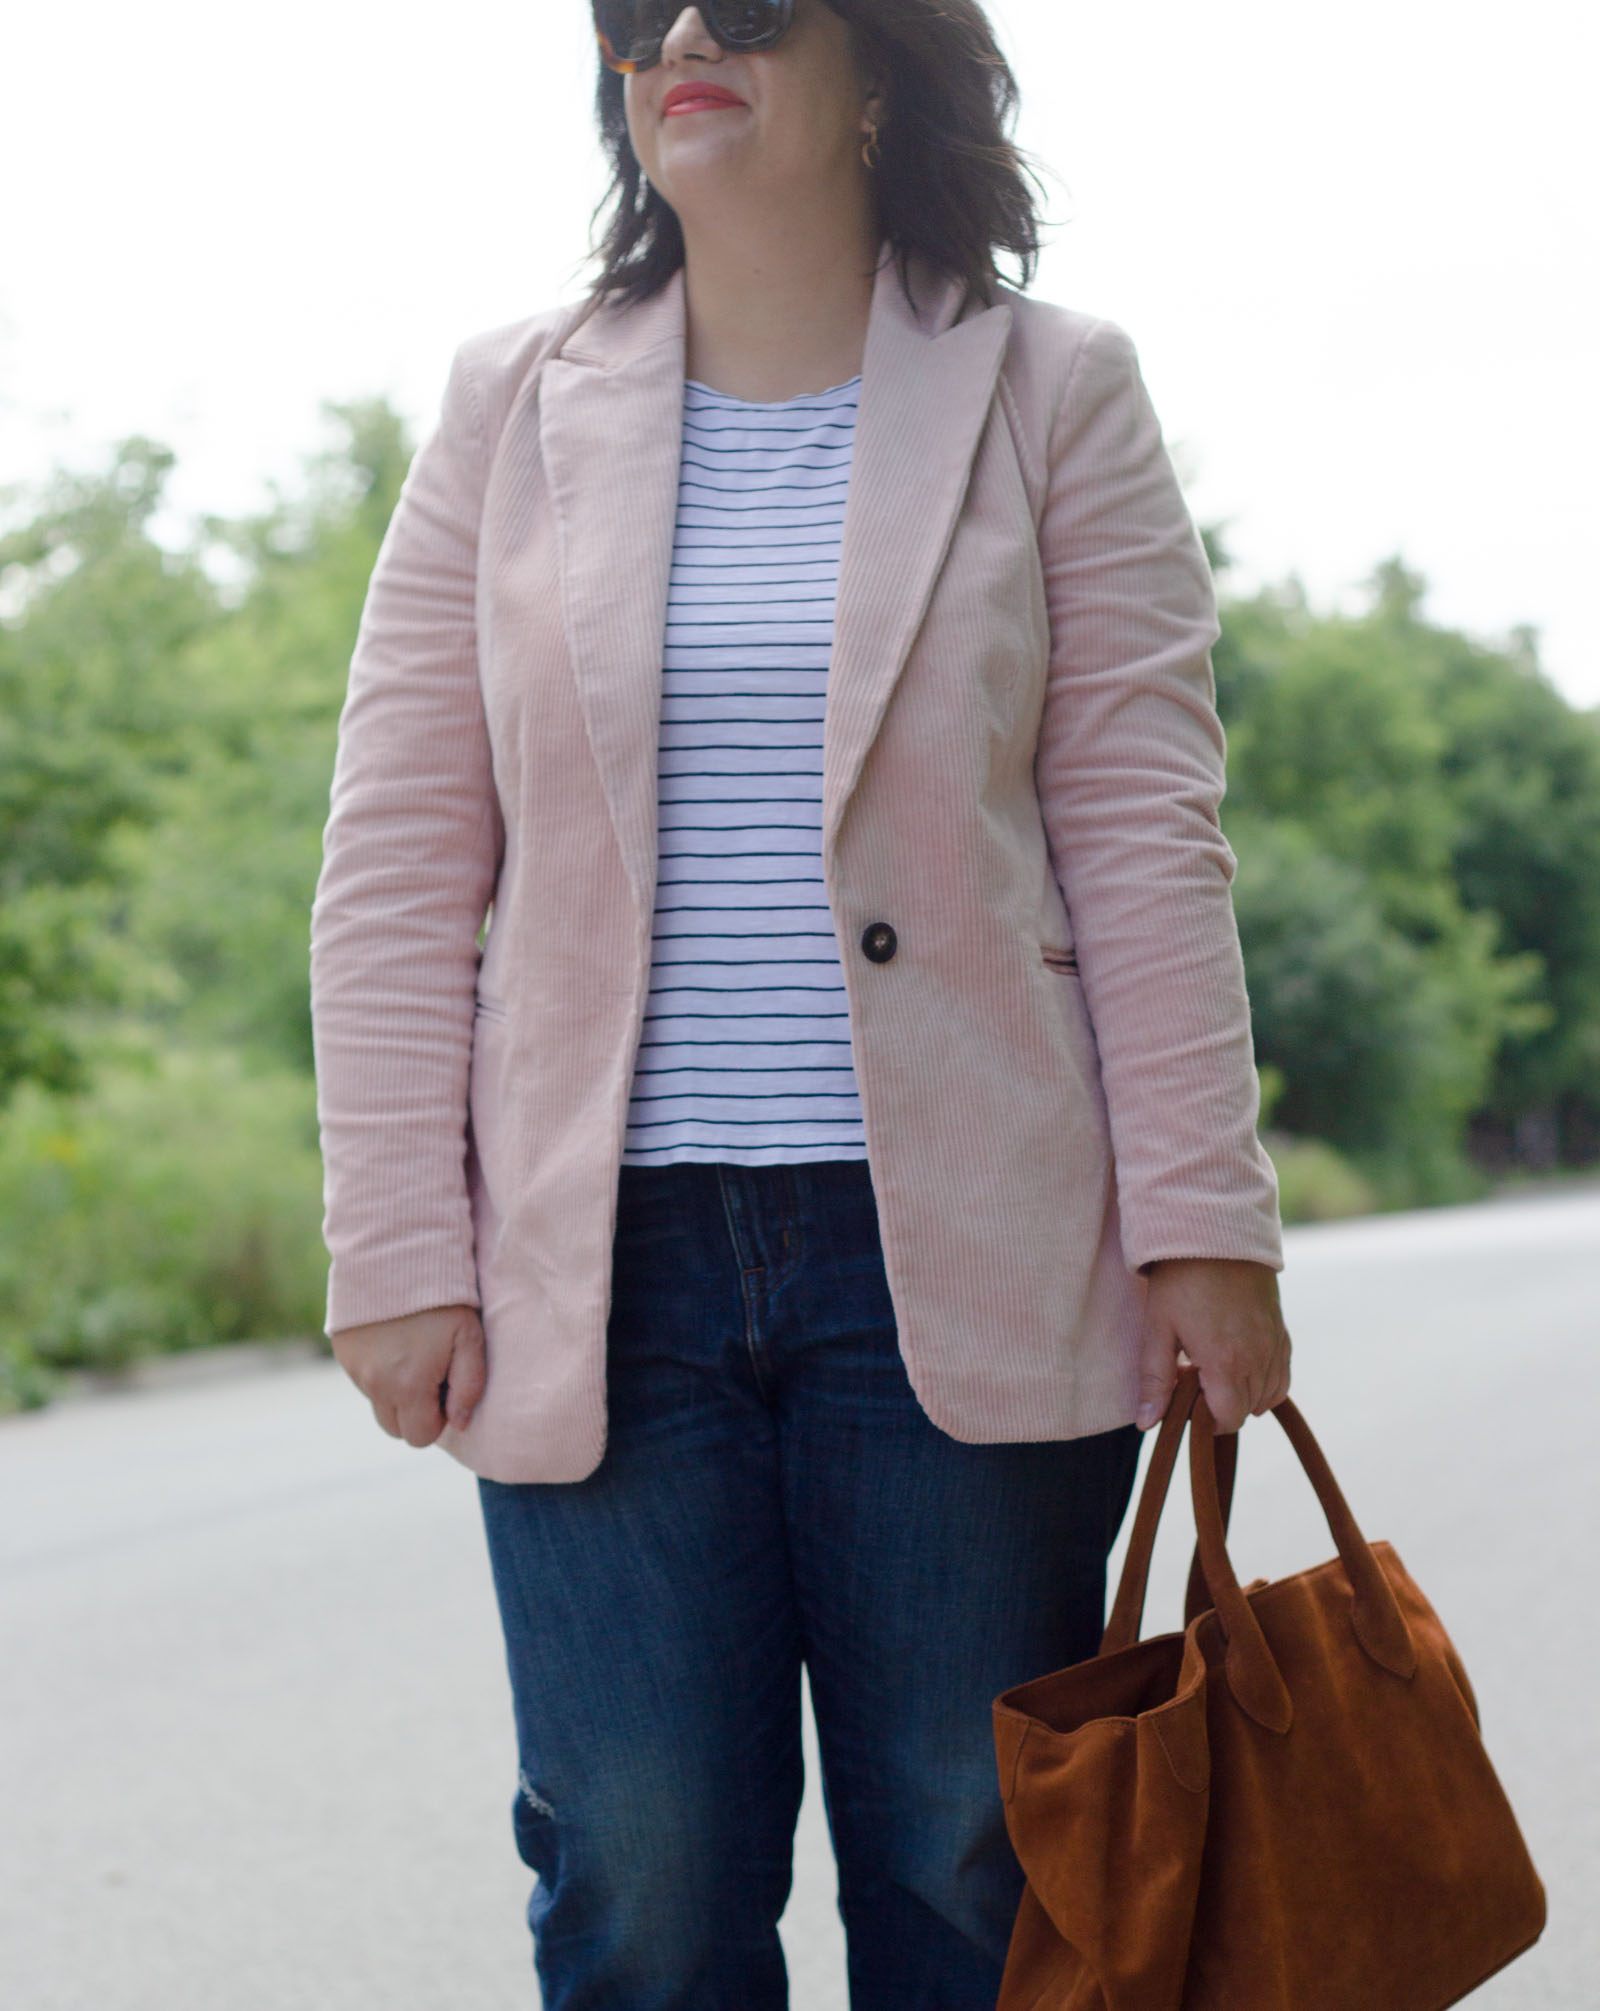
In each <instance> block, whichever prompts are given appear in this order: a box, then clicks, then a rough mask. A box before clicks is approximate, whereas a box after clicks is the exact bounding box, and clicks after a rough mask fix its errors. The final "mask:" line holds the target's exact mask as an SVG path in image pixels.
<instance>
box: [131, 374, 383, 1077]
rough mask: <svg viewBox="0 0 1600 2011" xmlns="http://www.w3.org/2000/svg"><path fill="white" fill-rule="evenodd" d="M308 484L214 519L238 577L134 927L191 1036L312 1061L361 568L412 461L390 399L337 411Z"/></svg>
mask: <svg viewBox="0 0 1600 2011" xmlns="http://www.w3.org/2000/svg"><path fill="white" fill-rule="evenodd" d="M330 416H331V418H332V419H333V421H334V422H335V423H336V424H337V426H338V428H339V430H340V432H341V434H342V436H343V437H342V439H341V441H340V442H339V444H338V445H337V446H336V447H335V448H333V449H332V450H330V451H329V452H328V453H326V454H324V455H323V456H322V457H321V458H320V459H319V460H318V461H316V462H315V463H313V465H312V467H311V470H310V479H309V482H308V485H307V490H306V493H305V494H304V495H303V496H302V497H299V498H296V499H294V500H290V501H280V503H279V504H278V506H277V507H276V508H275V509H273V510H272V511H271V512H269V513H268V514H267V515H265V516H263V517H260V518H257V519H254V520H252V521H250V522H248V523H244V524H240V525H216V526H213V527H212V530H213V536H214V537H215V538H217V539H220V540H222V541H224V542H225V544H226V548H227V549H228V551H229V552H230V553H231V554H232V556H233V558H234V560H235V561H236V562H237V563H240V564H241V565H242V566H243V569H244V577H245V587H244V591H243V593H242V597H241V598H240V599H239V601H238V604H237V606H236V607H235V608H234V610H233V611H232V612H231V613H230V614H229V615H228V616H227V617H226V618H225V619H224V620H222V621H220V622H218V623H217V624H216V625H215V626H214V627H213V628H212V629H211V630H210V631H209V632H208V633H207V634H206V635H205V636H204V637H203V638H202V639H200V640H199V642H198V643H197V645H196V646H195V647H194V648H193V649H192V650H191V651H190V653H189V657H188V660H187V674H188V679H189V687H188V688H189V694H190V704H191V715H190V722H189V729H188V734H187V744H186V758H185V760H184V762H183V764H182V766H181V768H178V769H176V770H174V772H173V773H172V775H171V776H170V777H169V778H168V780H167V782H166V784H165V785H164V787H163V789H162V792H161V816H160V819H159V821H158V822H156V823H154V824H153V825H152V826H150V827H149V828H147V829H145V830H142V831H141V832H139V833H137V834H136V835H134V836H132V837H131V838H130V839H128V840H127V841H126V842H125V847H124V857H125V859H126V860H127V863H128V866H129V870H130V871H131V872H132V873H133V874H134V875H135V876H136V878H137V880H138V883H139V887H140V899H139V913H138V922H137V927H138V930H139V935H140V940H141V942H142V944H143V946H144V948H145V951H146V954H147V956H148V958H149V959H150V960H151V962H152V963H156V964H159V965H161V966H163V967H165V968H166V969H167V970H169V971H170V972H171V973H172V974H173V979H174V983H173V985H172V988H171V992H170V996H169V1000H168V1003H167V1005H166V1007H165V1009H164V1012H163V1014H162V1018H163V1020H164V1023H166V1024H167V1025H168V1027H169V1029H170V1030H171V1031H172V1032H174V1033H176V1032H179V1031H181V1032H182V1033H183V1034H184V1036H185V1037H187V1038H189V1039H193V1040H200V1041H206V1042H212V1043H222V1044H226V1045H235V1044H236V1045H241V1046H243V1047H246V1048H250V1049H254V1050H257V1051H259V1052H262V1053H263V1054H267V1055H273V1056H277V1057H278V1058H280V1059H284V1060H287V1061H289V1062H291V1063H292V1064H293V1065H294V1066H296V1067H299V1068H305V1069H309V1068H310V1065H311V1021H310V1008H309V999H308V955H309V949H308V940H309V939H308V926H309V915H310V909H311V897H312V894H313V892H314V890H315V887H316V878H317V869H318V865H319V863H320V859H321V841H322V826H323V823H324V821H325V819H326V816H327V809H328V784H329V780H330V778H331V776H332V772H333V754H334V741H335V734H336V729H337V724H338V717H339V708H340V705H341V703H342V702H343V698H344V689H345V680H346V676H347V673H348V670H349V663H350V652H351V649H352V647H353V645H354V642H355V636H356V629H357V625H358V623H359V621H360V615H361V606H362V601H363V599H364V597H365V594H366V587H367V581H368V578H369V577H370V575H371V572H372V567H373V563H374V561H375V560H376V558H377V554H378V547H379V545H380V543H381V542H382V539H383V534H384V531H385V529H386V528H387V525H388V522H389V517H390V515H391V513H392V511H393V508H394V503H395V499H396V497H397V496H398V494H399V489H400V484H401V481H402V480H403V478H404V475H405V471H406V467H407V464H408V461H409V458H410V449H409V444H408V442H407V440H406V435H405V429H404V425H403V423H402V421H401V420H400V419H399V418H398V416H397V415H396V414H395V413H394V412H393V411H392V410H391V409H390V408H389V407H388V406H387V405H385V404H382V403H373V404H365V405H353V406H342V407H336V408H331V412H330Z"/></svg>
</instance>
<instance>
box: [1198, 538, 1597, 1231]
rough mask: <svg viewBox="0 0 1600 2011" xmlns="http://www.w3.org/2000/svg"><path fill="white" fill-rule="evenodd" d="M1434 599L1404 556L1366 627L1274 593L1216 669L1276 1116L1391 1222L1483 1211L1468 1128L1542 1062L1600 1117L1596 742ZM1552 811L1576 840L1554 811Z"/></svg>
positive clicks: (1381, 583)
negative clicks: (1343, 1164) (1429, 612)
mask: <svg viewBox="0 0 1600 2011" xmlns="http://www.w3.org/2000/svg"><path fill="white" fill-rule="evenodd" d="M1420 601H1421V583H1420V581H1418V580H1417V579H1416V578H1415V577H1414V576H1413V575H1411V574H1409V573H1407V572H1406V571H1405V569H1404V568H1403V567H1402V566H1401V565H1400V564H1399V562H1398V561H1393V562H1391V563H1390V564H1389V565H1388V566H1386V567H1383V568H1381V569H1380V571H1379V573H1378V575H1377V577H1376V579H1375V581H1374V594H1373V605H1372V608H1371V611H1370V612H1369V613H1368V614H1366V615H1365V616H1362V617H1360V618H1348V617H1328V616H1317V615H1315V614H1313V613H1312V612H1311V610H1310V609H1309V608H1308V607H1307V606H1306V604H1305V601H1304V598H1303V596H1301V595H1300V594H1299V593H1298V592H1297V591H1295V590H1293V589H1291V590H1289V591H1286V592H1284V591H1280V592H1276V593H1269V594H1263V595H1260V596H1258V597H1256V598H1255V599H1254V600H1251V601H1247V602H1242V603H1235V604H1234V605H1233V606H1231V607H1230V608H1228V609H1227V611H1226V615H1225V637H1224V643H1223V646H1222V648H1221V649H1220V650H1219V651H1218V658H1217V682H1218V700H1219V705H1220V706H1221V707H1222V710H1223V714H1224V719H1225V721H1226V723H1227V726H1228V733H1229V798H1228V803H1227V805H1226V822H1227V828H1228V832H1229V836H1230V839H1231V840H1232V841H1233V843H1234V847H1235V850H1236V852H1237V853H1238V855H1239V860H1240V870H1239V876H1238V880H1237V883H1236V888H1235V896H1236V906H1237V911H1238V915H1239V930H1240V937H1241V940H1242V942H1243V944H1244V949H1245V962H1246V968H1247V971H1248V974H1249V980H1250V991H1251V1000H1252V1007H1253V1012H1254V1019H1255V1031H1256V1044H1257V1051H1258V1056H1259V1058H1260V1060H1261V1061H1262V1062H1263V1063H1266V1064H1269V1065H1271V1066H1273V1067H1274V1068H1276V1069H1277V1070H1279V1071H1280V1072H1281V1075H1282V1078H1283V1084H1284V1087H1283V1092H1282V1097H1281V1101H1280V1103H1279V1105H1278V1108H1277V1112H1276V1115H1277V1119H1278V1121H1279V1122H1280V1123H1282V1124H1283V1125H1284V1126H1285V1127H1286V1128H1287V1129H1288V1130H1289V1131H1291V1132H1294V1133H1303V1134H1307V1135H1310V1136H1314V1137H1317V1138H1320V1139H1323V1140H1326V1141H1328V1142H1329V1143H1331V1144H1333V1145H1335V1146H1337V1147H1338V1148H1340V1149H1341V1150H1342V1151H1344V1152H1347V1153H1350V1154H1352V1155H1354V1156H1355V1158H1356V1159H1357V1160H1358V1162H1359V1163H1360V1164H1361V1166H1362V1168H1363V1169H1364V1172H1365V1173H1366V1175H1367V1177H1368V1178H1370V1179H1371V1180H1372V1181H1373V1182H1374V1183H1375V1185H1376V1187H1377V1189H1378V1191H1379V1192H1380V1194H1381V1195H1382V1196H1383V1197H1384V1198H1385V1199H1386V1200H1389V1201H1392V1202H1405V1201H1409V1200H1417V1201H1422V1200H1441V1199H1447V1198H1452V1197H1454V1196H1457V1195H1460V1194H1464V1193H1467V1192H1470V1191H1472V1189H1473V1187H1474V1185H1475V1184H1477V1178H1478V1176H1476V1175H1475V1173H1474V1171H1473V1169H1472V1168H1471V1167H1470V1166H1469V1164H1468V1162H1467V1160H1466V1158H1465V1156H1464V1153H1463V1144H1464V1141H1465V1139H1466V1137H1467V1134H1468V1128H1469V1120H1471V1119H1473V1118H1474V1117H1475V1116H1477V1115H1481V1113H1483V1112H1484V1111H1485V1110H1486V1109H1491V1108H1493V1107H1494V1106H1495V1103H1496V1100H1497V1098H1500V1099H1502V1100H1504V1099H1506V1098H1507V1095H1508V1090H1507V1086H1508V1085H1509V1101H1510V1102H1511V1103H1512V1104H1514V1105H1515V1104H1516V1103H1517V1098H1518V1096H1519V1094H1520V1095H1522V1096H1524V1097H1525V1096H1526V1094H1527V1090H1528V1087H1529V1081H1530V1075H1531V1070H1530V1066H1529V1058H1530V1057H1539V1058H1543V1059H1545V1060H1546V1061H1547V1062H1548V1061H1549V1060H1550V1058H1551V1057H1559V1061H1558V1063H1557V1071H1558V1073H1559V1072H1560V1071H1561V1070H1562V1069H1564V1073H1562V1074H1561V1081H1562V1085H1563V1088H1564V1089H1565V1090H1566V1091H1567V1092H1568V1093H1569V1094H1570V1095H1571V1096H1572V1097H1573V1098H1575V1099H1578V1100H1580V1101H1581V1100H1582V1099H1583V1098H1585V1097H1587V1098H1591V1099H1592V1098H1594V1097H1596V1096H1600V1074H1597V1070H1596V1068H1595V1053H1596V1047H1595V1043H1594V1039H1593V1029H1594V1026H1595V1021H1596V1016H1595V1014H1594V1011H1593V992H1592V989H1586V987H1592V986H1593V985H1594V984H1595V983H1596V982H1597V981H1600V949H1597V947H1596V945H1597V943H1600V929H1597V928H1596V926H1595V924H1594V921H1593V913H1594V910H1595V907H1596V905H1597V904H1600V885H1597V883H1596V881H1595V879H1594V877H1593V872H1592V866H1593V862H1594V861H1595V860H1596V859H1600V852H1597V851H1595V850H1594V846H1595V844H1596V842H1597V841H1596V839H1595V838H1594V836H1593V835H1592V834H1593V831H1594V830H1595V829H1596V828H1597V825H1596V820H1600V798H1597V796H1596V795H1595V793H1594V791H1593V787H1592V781H1590V782H1588V783H1587V784H1586V780H1585V778H1593V779H1600V732H1597V731H1596V727H1595V722H1594V721H1593V720H1592V719H1586V718H1585V717H1584V716H1583V715H1582V714H1579V713H1575V712H1573V711H1572V710H1571V709H1570V708H1569V707H1567V706H1566V705H1565V704H1564V702H1563V701H1562V700H1561V698H1560V697H1559V695H1558V694H1557V693H1555V692H1554V691H1553V690H1552V689H1551V688H1550V687H1549V686H1548V685H1547V684H1545V683H1544V682H1543V680H1542V679H1541V678H1540V677H1539V676H1538V674H1537V670H1536V667H1535V666H1534V665H1533V664H1532V663H1531V662H1530V661H1529V660H1528V657H1527V654H1526V648H1527V646H1526V644H1525V643H1524V644H1522V645H1520V646H1519V648H1520V651H1521V653H1520V654H1515V653H1507V652H1497V651H1494V650H1490V649H1487V648H1485V647H1484V646H1482V645H1480V644H1475V643H1471V642H1469V641H1467V639H1466V638H1464V637H1461V636H1457V635H1454V634H1452V633H1450V632H1449V631H1447V630H1441V629H1437V628H1434V627H1432V626H1430V625H1429V624H1427V623H1426V622H1424V621H1423V620H1422V618H1421V614H1420ZM1557 746H1559V749H1560V751H1561V752H1562V754H1563V755H1564V758H1565V766H1564V767H1563V766H1562V764H1561V763H1560V762H1555V761H1552V760H1551V759H1550V756H1551V753H1552V752H1553V751H1554V750H1555V748H1556V747H1557ZM1586 787H1587V789H1588V793H1587V795H1586V794H1585V789H1586ZM1553 792H1558V793H1559V796H1560V802H1561V805H1562V808H1563V811H1564V817H1565V821H1563V819H1562V818H1561V817H1553V816H1550V815H1549V814H1547V813H1548V812H1549V810H1550V808H1551V797H1552V793H1553ZM1512 837H1514V839H1515V842H1508V838H1512ZM1541 840H1542V841H1543V842H1544V844H1545V848H1546V849H1545V854H1544V856H1543V857H1541V855H1540V851H1539V842H1540V841H1541ZM1552 855H1558V856H1559V857H1560V859H1561V861H1562V865H1563V869H1564V877H1563V878H1562V879H1561V880H1560V881H1559V882H1557V881H1554V880H1553V879H1552V877H1551V875H1550V873H1549V871H1548V867H1549V864H1550V861H1551V857H1552ZM1552 896H1553V897H1554V898H1553V899H1552ZM1535 917H1538V918H1541V919H1542V922H1543V927H1542V929H1541V928H1540V927H1538V926H1536V924H1535V919H1534V918H1535ZM1553 950H1554V951H1557V952H1558V954H1557V955H1556V956H1554V957H1553V956H1552V954H1551V952H1552V951H1553ZM1563 959H1564V961H1563ZM1558 972H1559V976H1558ZM1558 986H1559V990H1558ZM1586 1025H1587V1028H1588V1031H1585V1027H1586ZM1519 1070H1520V1079H1519V1075H1518V1071H1519Z"/></svg>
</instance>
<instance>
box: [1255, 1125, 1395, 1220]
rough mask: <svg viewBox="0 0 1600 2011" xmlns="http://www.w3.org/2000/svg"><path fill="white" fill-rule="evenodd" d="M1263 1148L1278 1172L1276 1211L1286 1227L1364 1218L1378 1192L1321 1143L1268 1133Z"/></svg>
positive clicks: (1375, 1205) (1319, 1140)
mask: <svg viewBox="0 0 1600 2011" xmlns="http://www.w3.org/2000/svg"><path fill="white" fill-rule="evenodd" d="M1262 1143H1263V1144H1264V1145H1265V1146H1266V1148H1267V1150H1268V1152H1269V1153H1270V1154H1271V1155H1272V1163H1273V1165H1274V1166H1275V1167H1276V1168H1277V1172H1278V1208H1279V1212H1280V1213H1281V1214H1282V1216H1283V1219H1284V1221H1285V1222H1338V1221H1342V1220H1343V1219H1345V1218H1346V1217H1347V1216H1351V1215H1369V1214H1371V1212H1372V1211H1373V1209H1374V1208H1376V1207H1377V1206H1378V1205H1379V1196H1378V1192H1377V1189H1376V1188H1375V1187H1374V1186H1373V1185H1372V1183H1371V1181H1370V1180H1366V1179H1364V1178H1363V1177H1362V1175H1361V1174H1360V1173H1358V1172H1357V1171H1356V1169H1355V1167H1353V1166H1352V1165H1351V1164H1350V1162H1349V1160H1348V1159H1345V1158H1343V1157H1342V1156H1341V1155H1340V1154H1339V1153H1337V1152H1335V1151H1334V1149H1333V1147H1332V1146H1331V1145H1325V1144H1324V1143H1323V1142H1322V1140H1321V1139H1320V1138H1290V1137H1288V1136H1286V1135H1285V1134H1283V1133H1281V1132H1272V1131H1268V1132H1265V1133H1263V1135H1262Z"/></svg>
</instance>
